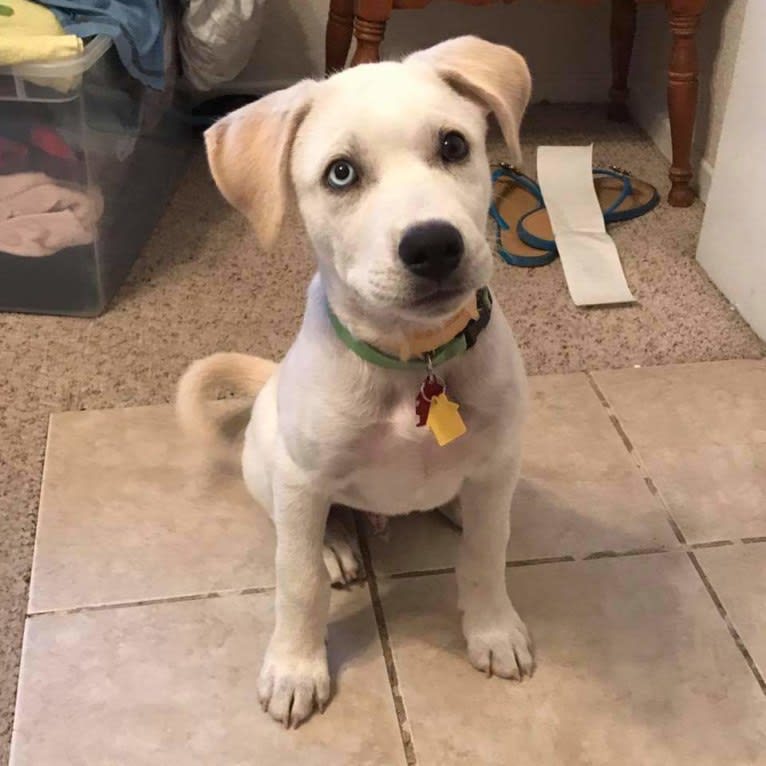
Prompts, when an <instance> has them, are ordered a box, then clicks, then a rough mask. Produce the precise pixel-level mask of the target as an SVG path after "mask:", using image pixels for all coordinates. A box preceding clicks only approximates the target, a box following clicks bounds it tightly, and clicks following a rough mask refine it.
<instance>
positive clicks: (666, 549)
mask: <svg viewBox="0 0 766 766" xmlns="http://www.w3.org/2000/svg"><path fill="white" fill-rule="evenodd" d="M759 542H766V539H762V538H757V537H756V538H746V539H744V540H741V541H740V540H707V541H704V542H699V543H684V544H682V545H675V546H673V545H657V546H649V547H646V548H628V549H626V550H623V551H615V550H604V551H593V552H592V553H586V554H584V555H581V556H548V557H542V558H537V559H511V560H510V561H506V562H505V567H506V569H514V568H516V567H528V566H540V565H543V564H569V563H573V562H578V561H597V560H599V559H624V558H630V557H631V556H655V555H657V554H660V553H689V552H691V551H695V550H700V549H705V548H724V547H729V546H737V545H742V544H743V543H744V544H747V543H759ZM454 571H455V567H454V566H450V567H434V568H433V569H411V570H404V571H403V572H393V573H392V574H386V575H382V577H383V579H386V580H405V579H407V578H416V577H434V576H437V575H444V574H452V573H453V572H454Z"/></svg>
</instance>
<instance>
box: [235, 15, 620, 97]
mask: <svg viewBox="0 0 766 766" xmlns="http://www.w3.org/2000/svg"><path fill="white" fill-rule="evenodd" d="M327 7H328V0H269V2H268V3H267V5H266V14H265V19H264V26H263V30H262V32H261V36H260V39H259V42H258V46H257V48H256V51H255V54H254V56H253V59H252V61H251V62H250V64H249V65H248V67H247V69H246V70H245V71H244V72H243V73H242V75H241V76H240V77H239V78H238V79H237V82H236V85H237V87H238V88H241V89H245V90H247V89H257V90H262V89H273V88H276V87H283V86H284V85H286V84H289V83H291V82H294V81H295V80H297V79H299V78H301V77H306V76H315V75H321V74H322V73H323V72H324V29H325V22H326V20H327ZM468 33H472V34H477V35H480V36H481V37H484V38H486V39H488V40H493V41H495V42H499V43H504V44H506V45H511V46H513V47H515V48H517V49H518V50H519V51H521V52H522V53H523V54H524V55H525V56H526V57H527V59H528V61H529V65H530V68H531V70H532V73H533V76H534V79H535V99H536V100H538V101H539V100H541V99H550V100H552V101H605V100H606V95H607V92H608V90H609V83H610V63H609V2H608V1H607V2H603V3H600V4H597V5H596V6H595V7H592V8H578V7H576V6H574V5H572V4H571V3H566V2H561V0H517V2H515V3H512V4H510V5H504V4H503V3H498V4H496V5H490V6H485V7H477V8H472V7H469V6H466V5H462V4H458V3H453V2H448V0H434V2H433V3H432V4H431V5H430V6H429V7H427V8H425V9H422V10H414V11H413V10H408V11H394V14H393V16H392V18H391V21H390V22H389V24H388V29H387V31H386V39H385V43H384V48H383V53H384V56H386V57H389V58H394V57H398V56H401V55H402V54H404V53H406V52H408V51H412V50H416V49H418V48H423V47H427V46H428V45H432V44H434V43H436V42H438V41H440V40H444V39H446V38H447V37H454V36H456V35H461V34H468Z"/></svg>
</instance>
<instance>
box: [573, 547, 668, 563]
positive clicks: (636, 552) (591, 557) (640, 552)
mask: <svg viewBox="0 0 766 766" xmlns="http://www.w3.org/2000/svg"><path fill="white" fill-rule="evenodd" d="M678 550H679V549H678V548H668V547H666V546H664V545H658V546H656V547H654V548H632V549H630V550H627V551H596V552H595V553H589V554H588V555H587V556H583V558H582V561H595V560H596V559H622V558H627V557H628V556H651V555H653V554H656V553H674V552H677V551H678Z"/></svg>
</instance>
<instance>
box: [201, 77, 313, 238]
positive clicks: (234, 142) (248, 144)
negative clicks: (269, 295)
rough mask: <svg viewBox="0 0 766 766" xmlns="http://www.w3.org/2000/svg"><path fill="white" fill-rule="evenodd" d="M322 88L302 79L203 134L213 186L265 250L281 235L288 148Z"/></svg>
mask: <svg viewBox="0 0 766 766" xmlns="http://www.w3.org/2000/svg"><path fill="white" fill-rule="evenodd" d="M318 87H319V83H318V82H315V81H314V80H303V81H301V82H299V83H297V84H296V85H293V86H292V87H290V88H287V89H285V90H280V91H278V92H276V93H272V94H270V95H268V96H266V97H264V98H262V99H260V100H258V101H255V102H254V103H252V104H248V105H247V106H243V107H242V108H241V109H237V110H236V111H235V112H232V113H231V114H229V115H227V116H226V117H224V118H223V119H221V120H219V121H218V122H216V123H215V125H213V127H211V128H208V130H206V131H205V145H206V147H207V159H208V163H209V165H210V170H211V172H212V174H213V178H214V179H215V183H216V185H217V186H218V188H219V189H220V191H221V194H223V196H224V197H225V198H226V200H227V201H228V202H229V203H230V204H232V205H233V206H234V207H235V208H237V209H238V210H239V211H240V212H242V213H244V214H245V215H246V216H247V217H248V219H249V220H250V222H251V223H252V225H253V227H254V228H255V233H256V236H257V238H258V243H259V245H260V246H261V247H262V248H264V249H268V248H269V247H271V245H272V244H273V242H274V240H275V239H276V236H277V234H278V233H279V227H280V225H281V223H282V218H283V217H284V212H285V207H286V205H287V201H288V199H289V196H290V178H289V167H290V150H291V149H292V145H293V140H294V139H295V134H296V133H297V131H298V127H299V126H300V124H301V121H302V120H303V118H304V117H305V116H306V114H307V113H308V111H309V109H310V108H311V102H312V100H313V98H314V94H315V93H316V89H317V88H318Z"/></svg>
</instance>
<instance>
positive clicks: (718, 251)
mask: <svg viewBox="0 0 766 766" xmlns="http://www.w3.org/2000/svg"><path fill="white" fill-rule="evenodd" d="M764 40H766V2H764V1H763V0H754V1H753V2H751V3H749V5H748V7H747V12H746V16H745V24H744V27H743V30H742V39H741V44H740V49H739V54H738V56H737V61H736V67H735V69H734V74H733V80H732V85H731V91H730V97H729V103H728V106H727V108H726V114H725V117H724V119H723V121H722V129H721V140H720V143H719V145H718V158H717V164H716V173H715V176H714V177H713V181H712V184H711V187H710V194H709V197H708V205H707V210H706V211H705V219H704V221H703V224H702V232H701V234H700V243H699V249H698V251H697V259H698V260H699V262H700V264H702V266H703V267H704V269H705V270H706V271H707V272H708V274H709V275H710V278H711V279H712V280H713V281H714V282H715V283H716V284H717V285H718V287H719V288H720V289H721V291H722V292H723V293H724V295H726V297H727V298H728V299H729V300H730V301H731V302H732V303H733V304H734V305H735V306H736V307H737V309H738V310H739V312H740V314H742V316H743V317H744V319H745V321H747V322H748V323H749V324H750V325H751V326H752V327H753V329H754V330H755V331H756V333H758V335H760V336H761V338H763V339H764V340H766V250H765V249H764V242H765V241H766V217H765V216H764V204H763V199H762V194H761V190H763V189H765V188H766V127H764V126H766V99H764V97H763V79H764V78H763V75H764V73H765V72H766V47H764V45H763V41H764Z"/></svg>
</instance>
